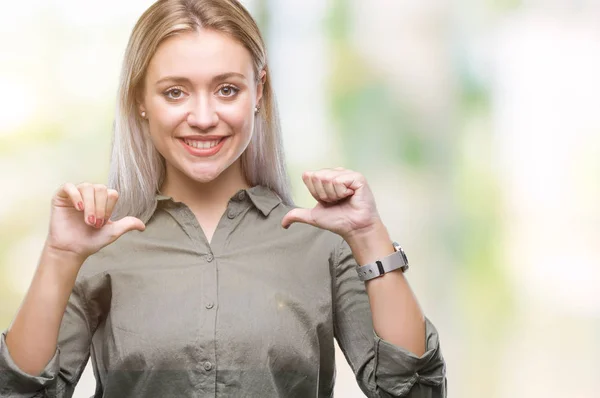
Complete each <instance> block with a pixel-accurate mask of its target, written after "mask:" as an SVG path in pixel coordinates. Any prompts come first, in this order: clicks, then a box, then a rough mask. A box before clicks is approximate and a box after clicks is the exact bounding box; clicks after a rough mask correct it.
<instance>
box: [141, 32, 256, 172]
mask: <svg viewBox="0 0 600 398" xmlns="http://www.w3.org/2000/svg"><path fill="white" fill-rule="evenodd" d="M263 76H264V72H263V74H262V75H261V78H262V77H263ZM261 96H262V84H257V83H256V78H255V75H254V70H253V63H252V58H251V56H250V53H249V51H248V50H246V48H244V47H243V46H242V45H241V44H239V43H238V42H237V41H235V40H234V39H232V38H230V37H229V36H227V35H225V34H222V33H219V32H215V31H212V30H205V29H202V30H200V31H199V32H189V33H184V34H180V35H176V36H173V37H170V38H168V39H166V40H165V41H164V42H163V43H161V45H160V46H159V47H158V49H157V51H156V53H155V54H154V56H153V57H152V59H151V61H150V64H149V66H148V70H147V72H146V76H145V80H144V92H143V98H142V101H141V103H140V112H142V111H143V112H146V119H147V120H148V123H149V127H150V136H151V139H152V142H153V143H154V145H155V147H156V149H157V150H158V152H159V153H160V154H161V155H162V156H163V157H164V158H165V160H166V166H167V179H169V178H172V177H173V174H178V175H181V174H183V175H185V176H187V177H188V178H190V179H192V180H194V181H197V182H202V183H206V182H210V181H212V180H214V179H215V178H217V177H218V176H219V175H220V174H221V173H222V172H223V171H224V170H226V169H227V168H228V167H229V166H231V165H232V164H233V163H234V162H235V161H236V160H238V158H239V157H240V155H241V154H242V153H243V152H244V150H245V149H246V147H247V146H248V144H249V142H250V139H251V138H252V132H253V128H254V107H255V105H257V104H258V101H259V100H260V98H261Z"/></svg>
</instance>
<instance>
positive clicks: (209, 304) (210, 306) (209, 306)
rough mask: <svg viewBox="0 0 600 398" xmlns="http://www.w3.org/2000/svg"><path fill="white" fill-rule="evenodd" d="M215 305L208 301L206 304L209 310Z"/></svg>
mask: <svg viewBox="0 0 600 398" xmlns="http://www.w3.org/2000/svg"><path fill="white" fill-rule="evenodd" d="M214 306H215V305H214V304H213V303H208V304H206V308H208V309H209V310H210V309H211V308H212V307H214Z"/></svg>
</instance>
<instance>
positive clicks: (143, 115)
mask: <svg viewBox="0 0 600 398" xmlns="http://www.w3.org/2000/svg"><path fill="white" fill-rule="evenodd" d="M142 117H143V118H144V119H145V118H146V112H145V111H142Z"/></svg>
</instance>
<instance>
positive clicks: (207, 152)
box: [179, 136, 229, 157]
mask: <svg viewBox="0 0 600 398" xmlns="http://www.w3.org/2000/svg"><path fill="white" fill-rule="evenodd" d="M213 137H214V136H213ZM202 138H204V139H202V140H196V139H191V138H189V137H181V138H179V141H180V142H181V145H183V147H184V148H185V149H186V150H187V151H188V152H189V153H190V154H191V155H193V156H199V157H205V156H212V155H214V154H216V153H217V152H219V151H220V150H221V148H222V147H223V145H224V143H225V142H226V141H227V140H226V138H229V136H225V137H218V136H217V137H214V138H212V139H208V140H207V139H206V138H210V137H202ZM186 139H187V140H190V141H217V140H218V141H219V143H218V144H217V145H215V146H213V147H212V148H207V149H203V148H195V147H193V146H190V145H188V144H186V143H185V140H186Z"/></svg>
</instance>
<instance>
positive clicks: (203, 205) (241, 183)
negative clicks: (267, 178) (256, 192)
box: [160, 159, 250, 212]
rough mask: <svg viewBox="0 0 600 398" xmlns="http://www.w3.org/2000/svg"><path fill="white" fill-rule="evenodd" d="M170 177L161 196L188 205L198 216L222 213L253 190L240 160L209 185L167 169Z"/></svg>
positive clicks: (166, 180)
mask: <svg viewBox="0 0 600 398" xmlns="http://www.w3.org/2000/svg"><path fill="white" fill-rule="evenodd" d="M166 167H167V170H166V177H165V181H164V182H163V184H162V186H161V188H160V192H161V193H162V194H163V195H167V196H170V197H172V198H173V199H174V200H175V201H177V202H183V203H185V204H186V205H187V206H188V207H189V208H190V209H192V211H194V212H206V211H210V212H212V211H215V210H222V209H224V208H226V207H227V203H228V201H229V199H230V198H231V197H232V196H233V195H234V194H235V193H236V192H238V191H239V190H240V189H246V188H250V185H249V184H248V182H247V181H246V179H245V178H244V176H243V173H242V168H241V159H237V160H236V161H235V162H234V163H233V164H231V166H229V167H228V168H227V169H226V170H224V171H223V172H222V173H221V174H219V176H218V177H217V178H215V179H214V180H211V181H208V182H198V181H195V180H192V179H191V178H189V177H188V176H187V175H185V174H184V173H182V172H181V171H179V170H178V169H176V168H174V167H171V166H170V165H169V164H167V165H166Z"/></svg>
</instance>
